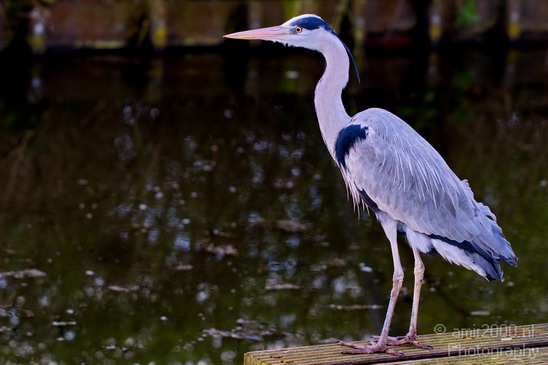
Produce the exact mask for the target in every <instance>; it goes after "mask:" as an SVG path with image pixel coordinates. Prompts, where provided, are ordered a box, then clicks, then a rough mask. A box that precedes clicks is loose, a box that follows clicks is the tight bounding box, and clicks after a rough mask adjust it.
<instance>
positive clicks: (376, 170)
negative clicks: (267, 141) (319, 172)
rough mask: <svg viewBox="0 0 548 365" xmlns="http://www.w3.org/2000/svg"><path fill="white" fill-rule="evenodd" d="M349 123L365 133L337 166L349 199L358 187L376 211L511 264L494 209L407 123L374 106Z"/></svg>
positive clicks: (355, 196)
mask: <svg viewBox="0 0 548 365" xmlns="http://www.w3.org/2000/svg"><path fill="white" fill-rule="evenodd" d="M350 125H361V126H363V127H364V128H365V127H367V136H366V138H363V139H360V140H357V141H356V143H355V144H353V145H352V148H350V149H348V151H346V152H347V153H346V154H345V156H344V159H345V160H344V161H345V167H344V168H341V170H342V173H343V177H344V180H345V182H346V184H347V186H348V188H349V191H350V193H351V194H352V197H353V200H354V203H355V204H359V203H360V202H361V200H360V192H361V191H363V192H365V193H366V194H367V196H369V197H370V199H371V200H372V201H373V202H374V203H375V204H376V205H377V207H378V209H379V210H381V211H384V212H385V213H387V214H388V215H389V216H390V217H392V218H393V219H395V220H397V221H400V222H402V223H404V224H405V225H406V226H407V227H409V228H410V229H412V230H413V231H415V232H418V233H422V234H424V235H426V236H429V237H434V238H443V240H448V241H451V242H455V243H456V244H457V245H458V244H461V245H462V243H463V242H466V244H470V245H472V247H471V249H473V250H474V251H477V253H478V254H480V255H482V256H483V257H485V258H486V259H502V260H504V261H506V262H508V263H510V264H514V265H515V264H516V256H515V255H514V253H513V251H512V248H511V246H510V244H509V242H508V241H506V239H505V238H504V236H503V234H502V230H501V229H500V227H499V226H498V225H497V224H496V218H495V216H494V214H493V213H492V212H491V211H490V209H489V208H488V207H487V206H485V205H483V204H481V203H478V202H476V201H475V200H474V196H473V193H472V190H471V189H470V187H469V186H468V183H467V182H466V181H461V180H460V179H459V178H458V177H457V176H456V175H455V174H454V173H453V171H451V169H450V168H449V167H448V166H447V164H446V163H445V161H444V160H443V158H442V157H441V156H440V155H439V154H438V153H437V151H436V150H435V149H434V148H433V147H432V146H431V145H430V144H429V143H428V142H427V141H426V140H424V139H423V138H422V137H421V136H420V135H419V134H418V133H416V132H415V131H414V130H413V129H412V128H411V127H410V126H409V125H407V124H406V123H405V122H404V121H402V120H401V119H400V118H398V117H397V116H395V115H394V114H392V113H390V112H388V111H386V110H383V109H376V108H373V109H368V110H366V111H364V112H362V113H359V114H357V115H356V116H355V117H354V118H353V119H352V121H351V123H350ZM345 129H346V128H345ZM339 165H341V164H340V162H339Z"/></svg>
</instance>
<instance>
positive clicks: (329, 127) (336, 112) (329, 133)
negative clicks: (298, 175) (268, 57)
mask: <svg viewBox="0 0 548 365" xmlns="http://www.w3.org/2000/svg"><path fill="white" fill-rule="evenodd" d="M328 39H329V42H327V43H326V45H325V47H322V49H319V51H320V52H321V53H322V54H323V56H324V57H325V62H326V66H325V72H324V74H323V76H322V78H321V79H320V81H319V82H318V85H316V93H315V95H314V105H315V106H316V114H317V116H318V123H319V125H320V131H321V133H322V137H323V141H324V143H325V145H326V146H327V149H328V150H329V153H330V154H331V157H332V158H333V159H334V160H335V161H336V159H335V141H336V140H337V136H338V135H339V132H340V130H341V129H343V128H344V127H345V126H346V125H348V123H349V122H350V116H349V115H348V114H347V113H346V110H345V109H344V105H343V103H342V99H341V95H342V91H343V89H344V88H345V86H346V84H347V83H348V68H349V65H350V64H349V60H348V55H347V53H346V49H345V47H344V45H343V44H342V43H341V41H340V40H338V39H337V38H336V37H334V36H331V35H329V37H328Z"/></svg>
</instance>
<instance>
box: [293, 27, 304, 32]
mask: <svg viewBox="0 0 548 365" xmlns="http://www.w3.org/2000/svg"><path fill="white" fill-rule="evenodd" d="M302 31H303V28H301V27H295V33H297V34H298V33H302Z"/></svg>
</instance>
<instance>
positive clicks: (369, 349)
mask: <svg viewBox="0 0 548 365" xmlns="http://www.w3.org/2000/svg"><path fill="white" fill-rule="evenodd" d="M339 345H341V346H346V347H350V348H352V350H344V351H341V353H343V354H348V355H357V354H373V353H377V352H385V353H387V354H390V355H394V356H405V354H404V353H403V352H400V351H396V350H393V349H389V348H387V347H386V346H380V345H379V344H378V343H375V344H372V345H370V346H368V345H357V344H354V343H352V342H344V341H339Z"/></svg>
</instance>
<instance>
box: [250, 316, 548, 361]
mask: <svg viewBox="0 0 548 365" xmlns="http://www.w3.org/2000/svg"><path fill="white" fill-rule="evenodd" d="M440 332H444V333H437V334H428V335H422V336H419V341H420V342H422V343H427V344H429V345H431V346H433V349H432V350H424V349H419V348H416V347H413V346H410V345H405V346H398V348H397V349H398V350H399V351H402V352H403V353H405V356H399V357H398V356H393V355H387V354H363V355H361V354H360V355H348V354H342V353H341V351H342V350H344V349H346V348H344V347H342V346H340V345H338V344H336V343H333V344H325V345H318V346H306V347H293V348H285V349H275V350H266V351H254V352H249V353H247V354H245V357H244V365H288V364H291V365H359V364H379V363H383V364H479V363H483V364H548V323H543V324H531V325H525V326H496V327H495V326H489V327H488V326H484V327H480V328H472V329H469V330H455V331H452V330H447V331H440ZM357 343H366V342H357Z"/></svg>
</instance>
